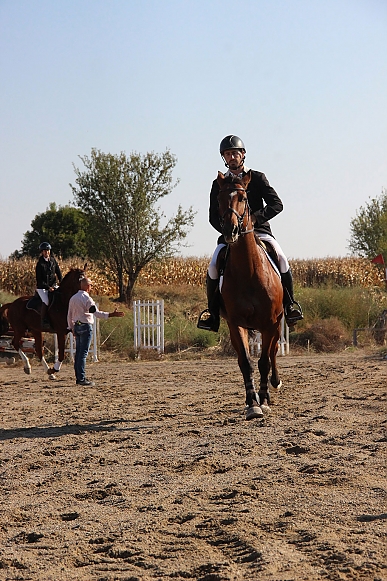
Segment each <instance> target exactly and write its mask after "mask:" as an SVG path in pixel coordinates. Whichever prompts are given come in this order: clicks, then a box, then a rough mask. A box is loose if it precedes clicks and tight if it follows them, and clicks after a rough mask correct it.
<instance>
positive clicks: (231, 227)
mask: <svg viewBox="0 0 387 581" xmlns="http://www.w3.org/2000/svg"><path fill="white" fill-rule="evenodd" d="M250 180H251V171H248V172H247V174H246V175H245V176H244V177H243V178H237V177H234V176H231V175H229V176H227V177H225V176H224V174H222V172H218V179H217V182H218V184H219V193H218V204H219V217H220V224H221V227H222V234H223V236H224V238H225V240H226V242H227V244H233V243H234V242H236V241H237V240H238V237H239V236H240V235H242V234H246V233H247V232H251V231H252V224H251V218H250V208H249V203H248V200H247V193H246V188H247V186H248V185H249V183H250Z"/></svg>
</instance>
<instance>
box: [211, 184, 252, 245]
mask: <svg viewBox="0 0 387 581" xmlns="http://www.w3.org/2000/svg"><path fill="white" fill-rule="evenodd" d="M238 185H239V184H238ZM226 190H231V191H230V197H232V196H233V195H235V194H236V193H237V192H241V191H242V192H246V189H245V188H243V187H242V186H240V187H238V188H235V184H228V187H226V188H221V189H220V190H219V191H220V192H222V191H226ZM242 202H244V203H245V208H244V210H243V213H242V214H238V212H237V211H236V210H234V208H230V207H229V208H227V210H226V211H225V212H224V213H223V215H222V216H221V217H220V225H221V227H222V228H223V224H224V217H225V215H226V214H227V213H228V212H230V213H231V214H234V215H235V216H236V217H237V220H238V235H239V236H243V235H244V234H250V233H251V232H254V227H253V228H251V229H250V230H247V225H246V226H245V227H244V226H243V221H244V219H245V216H246V214H247V218H250V216H251V209H250V206H249V201H248V199H247V196H243V198H242ZM247 222H248V220H247Z"/></svg>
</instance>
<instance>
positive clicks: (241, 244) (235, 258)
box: [229, 232, 266, 274]
mask: <svg viewBox="0 0 387 581" xmlns="http://www.w3.org/2000/svg"><path fill="white" fill-rule="evenodd" d="M229 253H230V256H229V260H230V262H231V263H232V264H233V265H235V268H236V269H238V270H243V271H244V272H246V271H247V272H249V273H255V274H257V272H258V273H259V272H260V271H261V270H262V268H263V263H264V260H265V259H266V257H265V253H264V250H263V249H262V248H258V245H257V242H256V240H255V236H254V233H253V232H249V233H248V234H244V235H243V236H240V237H239V238H238V241H237V242H236V243H235V244H230V246H229Z"/></svg>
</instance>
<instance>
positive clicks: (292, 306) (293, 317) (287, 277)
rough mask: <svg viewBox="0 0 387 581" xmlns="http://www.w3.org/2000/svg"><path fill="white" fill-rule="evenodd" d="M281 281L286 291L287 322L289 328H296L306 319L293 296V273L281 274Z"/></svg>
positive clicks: (289, 271)
mask: <svg viewBox="0 0 387 581" xmlns="http://www.w3.org/2000/svg"><path fill="white" fill-rule="evenodd" d="M281 281H282V286H283V289H284V300H283V305H284V311H285V320H286V323H287V325H288V326H289V327H294V325H295V324H296V322H297V321H300V320H301V319H303V318H304V315H303V314H302V309H301V305H300V304H299V303H298V302H297V301H295V300H294V296H293V277H292V271H291V270H290V268H289V270H288V271H287V272H285V273H282V272H281Z"/></svg>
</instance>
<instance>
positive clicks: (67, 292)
mask: <svg viewBox="0 0 387 581" xmlns="http://www.w3.org/2000/svg"><path fill="white" fill-rule="evenodd" d="M58 291H59V293H60V297H61V301H62V303H63V304H68V303H69V302H70V299H71V297H72V296H73V295H74V294H75V293H76V292H77V291H74V288H61V287H59V289H58Z"/></svg>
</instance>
